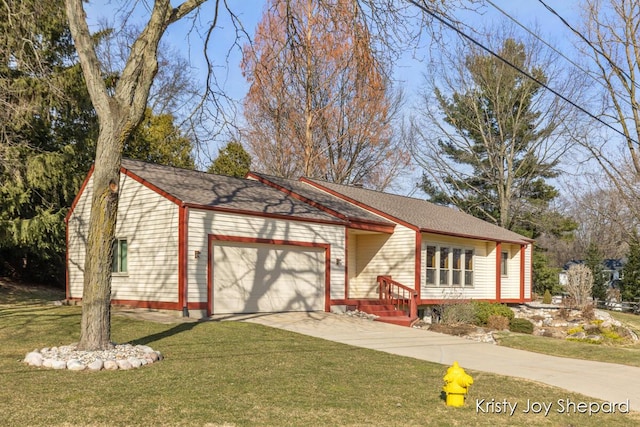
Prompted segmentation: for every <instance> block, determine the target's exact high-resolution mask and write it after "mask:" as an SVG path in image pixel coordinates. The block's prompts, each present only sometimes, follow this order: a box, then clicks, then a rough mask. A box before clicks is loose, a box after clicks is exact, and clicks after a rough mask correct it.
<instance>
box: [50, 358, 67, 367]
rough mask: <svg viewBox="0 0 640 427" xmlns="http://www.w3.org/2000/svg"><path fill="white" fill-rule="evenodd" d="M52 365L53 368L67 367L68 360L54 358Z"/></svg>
mask: <svg viewBox="0 0 640 427" xmlns="http://www.w3.org/2000/svg"><path fill="white" fill-rule="evenodd" d="M51 367H52V368H53V369H67V362H65V361H64V360H52V361H51Z"/></svg>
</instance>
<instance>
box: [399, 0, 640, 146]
mask: <svg viewBox="0 0 640 427" xmlns="http://www.w3.org/2000/svg"><path fill="white" fill-rule="evenodd" d="M407 1H408V2H409V3H411V4H413V5H414V6H416V7H417V8H419V9H421V10H422V11H423V12H425V13H426V14H428V15H430V16H431V17H433V18H435V19H436V20H438V21H439V22H440V23H442V24H444V25H445V26H446V27H448V28H450V29H452V30H453V31H455V32H456V33H458V34H459V35H461V36H462V37H464V38H466V39H467V40H469V41H470V42H471V43H473V44H475V45H476V46H478V47H480V48H481V49H483V50H485V51H486V52H488V53H489V54H491V55H492V56H494V57H495V58H496V59H498V60H499V61H502V62H504V63H505V64H507V65H508V66H509V67H511V68H513V69H514V70H516V71H518V72H519V73H521V74H522V75H524V76H526V77H528V78H529V79H531V80H533V81H534V82H536V83H537V84H539V85H540V86H542V87H544V88H545V89H547V90H548V91H549V92H551V93H553V94H554V95H555V96H557V97H558V98H560V99H562V100H563V101H565V102H567V103H569V104H570V105H572V106H574V107H575V108H577V109H578V110H579V111H581V112H583V113H584V114H586V115H588V116H589V117H591V118H592V119H594V120H596V121H598V122H599V123H601V124H603V125H604V126H606V127H608V128H609V129H611V130H612V131H614V132H615V133H617V134H619V135H621V136H622V137H624V138H625V139H626V140H629V141H631V142H633V143H635V144H638V141H636V140H634V139H633V138H631V137H629V136H627V135H625V134H624V132H622V131H620V130H619V129H616V128H615V127H613V126H612V125H610V124H609V123H607V122H605V121H604V120H602V119H601V118H599V117H596V116H595V115H593V114H591V113H590V112H589V111H587V110H586V109H585V108H583V107H581V106H579V105H578V104H576V103H575V102H573V101H571V100H570V99H569V98H567V97H566V96H564V95H562V94H561V93H560V92H558V91H557V90H555V89H553V88H551V87H549V86H547V85H546V84H545V83H543V82H541V81H540V80H538V79H537V78H535V77H534V76H532V75H531V74H529V73H527V72H526V71H524V70H523V69H521V68H520V67H518V66H517V65H515V64H513V63H511V62H510V61H509V60H507V59H505V58H503V57H502V56H500V55H498V54H497V53H495V52H494V51H492V50H491V49H489V48H488V47H486V46H485V45H483V44H482V43H480V42H479V41H477V40H476V39H474V38H473V37H471V36H470V35H468V34H466V33H464V32H462V31H461V30H459V29H458V28H457V27H456V26H455V25H453V24H451V23H450V22H448V21H447V20H446V19H445V18H442V17H441V16H439V15H438V14H437V13H436V12H435V11H433V10H431V9H430V8H428V7H427V6H425V5H423V4H420V3H418V2H417V1H415V0H407Z"/></svg>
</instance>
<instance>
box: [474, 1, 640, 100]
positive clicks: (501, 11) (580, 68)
mask: <svg viewBox="0 0 640 427" xmlns="http://www.w3.org/2000/svg"><path fill="white" fill-rule="evenodd" d="M485 1H486V2H487V3H488V4H490V5H491V6H493V7H494V8H495V9H497V10H498V11H499V12H500V13H502V14H503V15H504V16H506V17H507V18H509V19H510V20H511V21H513V22H514V23H515V24H516V25H518V26H519V27H520V28H522V29H523V30H525V31H526V32H527V33H529V34H530V35H531V36H533V37H535V38H536V39H537V40H539V41H540V42H542V43H543V44H544V45H545V46H547V47H548V48H549V49H551V50H552V51H554V52H555V53H557V54H558V55H560V56H561V57H562V58H564V59H566V60H567V62H569V63H570V64H571V65H573V66H574V67H576V68H577V69H578V70H580V71H582V72H583V73H585V74H586V75H587V76H589V77H591V79H593V81H595V82H596V83H598V84H599V85H600V86H602V87H603V88H605V89H607V86H606V85H605V84H604V83H603V82H602V80H600V79H598V78H597V76H594V75H593V73H592V72H591V71H589V70H587V69H585V68H583V67H582V66H581V65H580V64H578V63H576V62H575V61H574V60H572V59H571V58H569V57H568V56H566V55H565V54H564V53H562V52H560V51H559V50H558V49H556V48H555V47H553V46H552V45H551V44H550V43H547V41H546V40H544V39H542V38H541V37H540V36H539V35H538V34H536V33H535V32H534V31H532V30H530V29H529V28H527V27H526V26H525V25H523V24H522V23H521V22H520V21H518V20H517V19H516V18H514V17H513V16H511V15H509V14H508V13H507V12H505V11H504V10H503V9H501V8H500V7H498V6H497V5H496V4H495V3H494V2H492V1H491V0H485ZM622 101H623V102H625V103H626V104H628V105H629V106H630V107H631V108H633V109H637V106H636V105H635V104H633V103H632V102H631V101H629V100H628V99H626V98H622Z"/></svg>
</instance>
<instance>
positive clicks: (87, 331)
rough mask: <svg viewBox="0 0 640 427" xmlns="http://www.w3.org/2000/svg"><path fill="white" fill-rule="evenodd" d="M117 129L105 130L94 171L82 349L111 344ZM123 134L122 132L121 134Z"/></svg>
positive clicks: (117, 168) (83, 310)
mask: <svg viewBox="0 0 640 427" xmlns="http://www.w3.org/2000/svg"><path fill="white" fill-rule="evenodd" d="M118 134H119V133H118V132H115V131H114V130H113V129H111V131H108V130H105V129H103V130H102V131H101V132H100V136H99V138H98V153H97V154H98V155H97V156H96V163H95V165H94V170H93V197H92V203H91V217H90V220H89V234H88V238H87V255H86V259H85V269H84V290H83V295H82V323H81V326H80V342H79V344H78V349H80V350H86V351H93V350H104V349H107V348H110V347H111V346H112V344H111V268H112V266H111V264H112V255H113V242H114V238H115V230H116V218H117V212H118V194H119V186H120V162H121V159H122V154H121V153H122V150H121V149H120V150H118V149H116V150H113V149H107V150H105V149H104V148H103V147H117V146H118V145H119V144H120V146H122V145H121V141H118V138H117V136H116V135H118ZM120 134H121V133H120Z"/></svg>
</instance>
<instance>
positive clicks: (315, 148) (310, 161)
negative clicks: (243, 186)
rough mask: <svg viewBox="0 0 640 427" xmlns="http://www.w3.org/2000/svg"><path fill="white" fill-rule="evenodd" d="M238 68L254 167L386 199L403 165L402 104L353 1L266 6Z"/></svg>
mask: <svg viewBox="0 0 640 427" xmlns="http://www.w3.org/2000/svg"><path fill="white" fill-rule="evenodd" d="M242 68H243V72H244V74H245V76H246V77H247V80H248V81H249V83H250V84H251V86H250V89H249V93H248V94H247V97H246V98H245V103H244V107H245V110H244V111H245V119H246V121H247V125H248V126H247V129H246V134H245V141H246V142H247V143H248V146H249V147H250V149H251V152H252V153H253V157H254V160H255V163H254V165H255V166H254V167H257V168H259V169H262V170H263V171H265V172H267V173H270V174H274V175H278V176H284V177H289V178H290V177H297V176H300V175H304V176H307V177H311V178H320V179H326V180H328V181H331V182H337V183H341V184H354V183H357V184H363V185H365V186H369V187H373V188H377V189H383V188H385V187H386V186H387V185H389V183H390V182H391V181H392V179H393V178H394V177H395V176H396V175H397V173H398V172H399V171H400V169H401V167H402V166H406V165H407V163H408V160H409V158H408V153H407V151H406V149H403V147H402V146H401V144H400V141H399V138H398V135H397V132H396V130H395V129H394V119H395V118H396V116H397V114H398V108H399V106H400V101H401V97H400V95H399V93H398V92H397V91H394V89H393V88H392V85H391V82H390V80H389V78H388V77H387V76H388V75H389V74H390V70H389V66H388V65H387V64H385V63H384V62H382V60H381V58H380V57H379V56H376V54H375V52H374V46H373V40H372V36H371V34H370V32H369V29H368V27H367V22H366V20H365V17H364V15H363V13H362V11H361V10H360V7H359V5H358V3H357V2H356V1H354V0H340V1H336V2H331V3H329V2H327V3H322V2H315V1H308V0H271V1H269V2H268V4H267V6H266V8H265V11H264V14H263V17H262V21H261V22H260V23H259V25H258V27H257V30H256V35H255V43H254V44H252V45H247V46H245V49H244V58H243V62H242Z"/></svg>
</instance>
